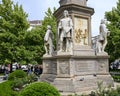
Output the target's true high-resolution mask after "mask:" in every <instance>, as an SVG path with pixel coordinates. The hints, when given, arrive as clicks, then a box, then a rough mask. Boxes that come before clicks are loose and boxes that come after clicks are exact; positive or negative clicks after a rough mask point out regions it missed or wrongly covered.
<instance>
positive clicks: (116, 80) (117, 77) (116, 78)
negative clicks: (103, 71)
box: [112, 75, 120, 82]
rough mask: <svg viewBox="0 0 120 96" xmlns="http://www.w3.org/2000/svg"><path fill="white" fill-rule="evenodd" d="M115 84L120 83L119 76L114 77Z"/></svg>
mask: <svg viewBox="0 0 120 96" xmlns="http://www.w3.org/2000/svg"><path fill="white" fill-rule="evenodd" d="M112 77H113V79H114V81H115V82H120V76H119V75H113V76H112Z"/></svg>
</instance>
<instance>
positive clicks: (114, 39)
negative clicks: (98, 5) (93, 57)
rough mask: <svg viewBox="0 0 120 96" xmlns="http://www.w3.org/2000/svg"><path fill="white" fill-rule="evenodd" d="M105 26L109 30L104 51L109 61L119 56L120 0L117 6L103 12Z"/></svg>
mask: <svg viewBox="0 0 120 96" xmlns="http://www.w3.org/2000/svg"><path fill="white" fill-rule="evenodd" d="M105 16H106V19H107V21H109V23H108V24H107V28H108V30H109V31H110V36H108V44H107V47H106V51H107V52H108V54H109V55H110V62H113V61H114V60H115V59H118V58H120V0H118V2H117V7H116V8H115V7H114V8H112V11H109V12H106V13H105Z"/></svg>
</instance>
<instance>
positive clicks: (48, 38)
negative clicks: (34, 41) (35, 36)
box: [44, 25, 54, 55]
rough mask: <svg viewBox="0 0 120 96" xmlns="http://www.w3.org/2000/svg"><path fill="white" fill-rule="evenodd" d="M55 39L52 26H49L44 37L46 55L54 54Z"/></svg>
mask: <svg viewBox="0 0 120 96" xmlns="http://www.w3.org/2000/svg"><path fill="white" fill-rule="evenodd" d="M53 39H54V35H53V33H52V31H51V26H50V25H48V26H47V31H46V34H45V37H44V47H45V51H46V53H45V55H52V54H53V51H54V45H53Z"/></svg>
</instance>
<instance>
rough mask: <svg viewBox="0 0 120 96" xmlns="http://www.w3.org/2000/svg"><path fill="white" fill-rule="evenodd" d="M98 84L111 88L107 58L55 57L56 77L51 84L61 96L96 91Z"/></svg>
mask: <svg viewBox="0 0 120 96" xmlns="http://www.w3.org/2000/svg"><path fill="white" fill-rule="evenodd" d="M98 82H103V85H104V86H110V85H111V86H113V80H112V78H111V76H110V74H109V71H108V56H70V55H68V56H67V55H66V56H60V55H59V56H57V77H56V78H55V80H54V82H53V83H52V84H53V85H55V86H56V87H57V89H58V90H59V91H60V92H61V94H67V95H69V94H73V93H84V92H85V91H91V90H96V89H97V87H98V86H97V83H98Z"/></svg>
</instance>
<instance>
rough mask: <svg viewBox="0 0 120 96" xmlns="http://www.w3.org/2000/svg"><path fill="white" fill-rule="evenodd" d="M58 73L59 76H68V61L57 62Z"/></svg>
mask: <svg viewBox="0 0 120 96" xmlns="http://www.w3.org/2000/svg"><path fill="white" fill-rule="evenodd" d="M59 64H60V65H59V72H60V74H69V73H70V69H69V61H66V60H62V61H60V62H59Z"/></svg>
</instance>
